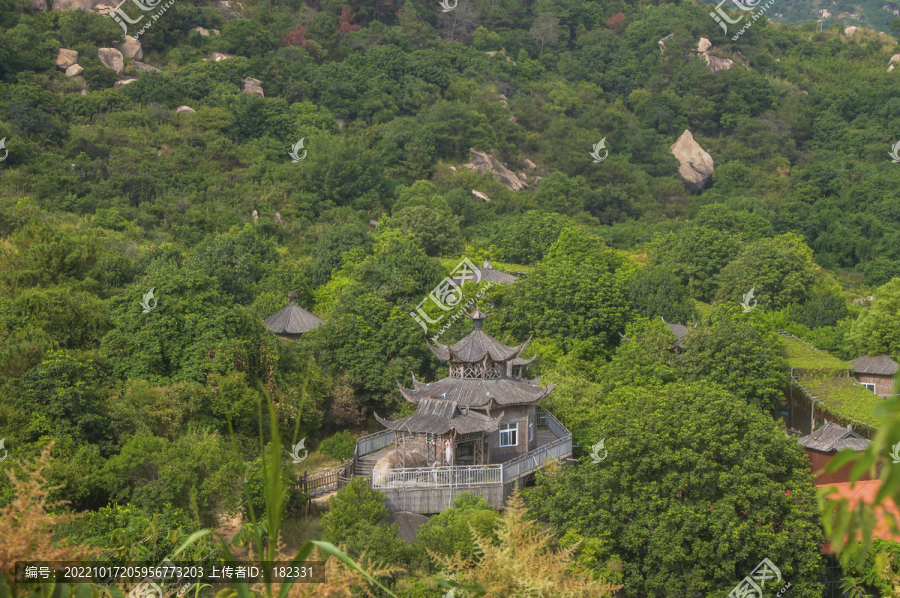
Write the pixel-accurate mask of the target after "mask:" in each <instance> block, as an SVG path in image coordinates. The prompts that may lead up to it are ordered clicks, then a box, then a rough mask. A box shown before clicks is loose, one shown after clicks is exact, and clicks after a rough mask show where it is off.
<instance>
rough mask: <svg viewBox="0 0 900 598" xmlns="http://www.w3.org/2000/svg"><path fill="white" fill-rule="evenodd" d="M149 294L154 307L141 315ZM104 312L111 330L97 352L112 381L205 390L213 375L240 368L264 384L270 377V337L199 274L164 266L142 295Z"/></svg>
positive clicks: (130, 295) (121, 299) (137, 291)
mask: <svg viewBox="0 0 900 598" xmlns="http://www.w3.org/2000/svg"><path fill="white" fill-rule="evenodd" d="M150 288H153V289H155V294H154V299H155V301H156V307H155V308H154V309H153V310H152V311H151V312H149V313H143V310H142V308H141V301H142V297H143V295H144V294H145V293H147V292H148V290H149V289H150ZM109 310H110V314H111V318H112V320H113V322H114V323H115V326H116V327H115V329H114V330H112V331H110V332H109V333H108V334H107V335H106V336H105V337H103V340H102V343H101V348H102V349H101V350H102V352H103V353H104V354H105V355H108V356H109V357H110V358H111V359H112V360H111V364H112V369H113V372H114V374H115V375H116V376H117V377H120V378H137V379H147V380H151V381H160V379H161V378H172V379H173V380H175V381H186V380H194V381H198V382H202V381H205V380H206V378H207V376H208V375H209V374H210V373H218V374H225V373H228V372H231V371H235V369H237V368H241V369H242V370H243V371H245V372H247V373H249V374H251V375H253V376H261V375H263V373H264V371H265V370H267V369H268V368H267V367H266V366H265V363H266V362H265V360H266V359H267V358H268V355H269V351H268V347H269V345H270V343H273V342H274V341H273V340H272V338H271V336H270V333H269V332H268V330H266V328H265V327H264V326H263V324H262V322H261V321H260V320H258V319H256V318H255V317H253V315H252V314H251V313H250V312H249V310H246V309H245V308H242V307H240V306H236V305H234V304H233V302H232V301H231V300H230V299H229V297H227V296H224V295H223V294H222V292H221V291H220V290H219V286H218V284H217V282H216V280H215V279H213V278H210V277H209V276H207V275H205V274H203V273H201V272H199V271H198V270H196V269H193V268H187V267H185V268H179V267H177V266H172V265H170V264H168V263H163V264H162V265H161V266H160V267H159V268H157V269H154V270H153V271H152V272H151V273H150V274H149V275H148V276H147V279H146V281H145V282H144V283H143V284H142V285H141V287H140V288H137V287H131V288H130V289H129V290H128V291H127V293H126V294H124V295H121V296H117V297H115V298H113V299H111V300H110V305H109ZM267 375H268V374H267Z"/></svg>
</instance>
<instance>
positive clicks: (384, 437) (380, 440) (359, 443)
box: [356, 430, 394, 458]
mask: <svg viewBox="0 0 900 598" xmlns="http://www.w3.org/2000/svg"><path fill="white" fill-rule="evenodd" d="M392 444H394V431H393V430H382V431H381V432H377V433H375V434H369V435H368V436H362V437H360V438H357V439H356V457H357V458H359V457H362V456H363V455H368V454H369V453H374V452H375V451H380V450H381V449H383V448H384V447H386V446H390V445H392Z"/></svg>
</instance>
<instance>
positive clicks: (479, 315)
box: [466, 306, 491, 330]
mask: <svg viewBox="0 0 900 598" xmlns="http://www.w3.org/2000/svg"><path fill="white" fill-rule="evenodd" d="M489 315H491V314H489V313H487V312H484V311H481V310H480V309H478V307H477V306H476V307H475V311H473V312H472V313H470V314H466V317H467V318H471V319H472V322H473V323H474V324H475V330H481V324H482V322H484V320H485V318H487V317H488V316H489Z"/></svg>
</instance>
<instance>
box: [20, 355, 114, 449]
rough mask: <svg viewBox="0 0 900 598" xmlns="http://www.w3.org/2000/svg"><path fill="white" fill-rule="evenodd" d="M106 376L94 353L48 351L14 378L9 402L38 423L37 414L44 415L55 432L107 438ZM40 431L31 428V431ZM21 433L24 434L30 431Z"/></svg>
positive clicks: (98, 440) (90, 438)
mask: <svg viewBox="0 0 900 598" xmlns="http://www.w3.org/2000/svg"><path fill="white" fill-rule="evenodd" d="M107 376H108V372H107V367H106V364H105V363H104V362H103V360H102V359H98V358H97V355H96V354H92V353H87V352H78V351H51V352H50V353H49V354H48V355H47V358H46V359H44V361H42V362H41V363H40V364H39V365H38V366H36V367H34V368H32V369H30V370H29V371H28V372H26V373H25V375H24V376H22V377H21V378H20V379H19V380H17V381H16V383H15V385H14V386H13V389H12V396H11V398H10V400H11V404H12V406H13V407H14V408H15V409H17V410H18V411H19V412H20V414H21V415H22V416H23V417H26V418H30V421H31V422H33V423H35V424H39V422H40V418H46V420H47V421H49V422H51V423H52V426H53V430H54V433H55V434H57V435H60V436H63V435H66V434H70V435H71V436H72V437H73V438H75V439H76V440H78V441H80V442H85V441H90V442H95V443H101V442H103V441H105V440H107V439H106V434H105V433H106V429H107V422H106V418H105V415H106V404H105V399H106V394H107V392H108V390H107V389H106V388H105V385H104V382H105V381H106V379H107ZM25 421H28V420H25ZM23 423H24V422H23ZM40 432H41V430H40V429H33V428H32V431H31V433H37V434H40ZM24 434H25V435H26V436H27V435H28V434H29V432H28V431H26V432H24ZM35 439H36V438H35ZM106 448H107V449H109V448H110V447H109V445H106Z"/></svg>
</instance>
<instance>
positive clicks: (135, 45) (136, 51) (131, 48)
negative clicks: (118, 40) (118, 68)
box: [119, 35, 144, 60]
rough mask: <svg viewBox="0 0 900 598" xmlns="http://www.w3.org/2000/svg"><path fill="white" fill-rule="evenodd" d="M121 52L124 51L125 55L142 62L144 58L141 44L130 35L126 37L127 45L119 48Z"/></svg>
mask: <svg viewBox="0 0 900 598" xmlns="http://www.w3.org/2000/svg"><path fill="white" fill-rule="evenodd" d="M119 50H121V51H122V54H123V55H125V56H127V57H128V58H134V59H135V60H140V59H141V58H143V57H144V52H143V50H141V42H139V41H138V40H136V39H134V38H133V37H131V36H130V35H126V36H125V43H124V44H122V45H121V46H119Z"/></svg>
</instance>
